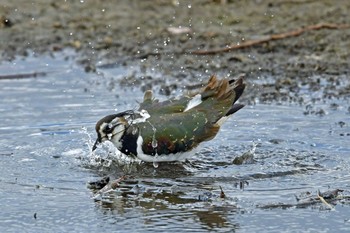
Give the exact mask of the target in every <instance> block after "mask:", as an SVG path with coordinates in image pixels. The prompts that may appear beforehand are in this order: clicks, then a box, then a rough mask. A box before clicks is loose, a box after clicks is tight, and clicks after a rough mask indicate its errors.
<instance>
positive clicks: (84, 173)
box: [0, 54, 350, 232]
mask: <svg viewBox="0 0 350 233" xmlns="http://www.w3.org/2000/svg"><path fill="white" fill-rule="evenodd" d="M41 72H44V73H46V75H43V74H41ZM128 72H129V71H127V70H124V69H121V68H120V69H119V68H117V69H110V70H100V72H99V73H98V74H87V73H85V72H84V71H83V70H82V69H81V68H80V67H77V66H75V65H74V62H73V61H72V60H71V58H70V55H69V54H68V55H67V54H66V55H64V56H63V55H62V56H56V58H52V57H40V58H33V57H31V58H28V59H26V60H21V59H17V60H15V61H14V62H13V63H3V64H2V65H1V66H0V73H1V75H11V74H18V73H27V74H28V73H37V75H36V77H33V78H22V79H11V78H9V79H2V80H0V99H1V101H0V167H1V170H0V177H1V178H0V200H1V206H2V208H1V211H0V220H1V221H0V231H1V232H47V231H50V232H51V231H57V232H68V231H76V232H86V231H88V232H101V231H120V232H154V231H159V232H162V231H174V230H179V231H185V230H187V231H191V232H203V231H217V232H232V231H234V230H236V231H238V232H280V231H306V230H308V231H310V232H330V231H337V232H342V231H344V232H346V231H349V230H350V208H349V201H348V199H346V198H343V199H341V200H339V201H338V202H335V203H334V204H335V205H332V206H333V207H332V209H329V208H328V207H327V206H326V205H325V204H323V203H322V202H321V201H318V202H315V203H312V204H307V205H304V206H300V205H298V202H297V200H296V197H299V198H300V197H303V196H305V195H311V196H312V195H313V196H314V195H316V194H317V191H318V190H320V191H321V192H324V191H327V190H334V189H343V190H345V191H344V192H343V194H342V195H344V196H349V191H348V190H350V185H349V183H350V175H349V171H350V157H349V155H350V146H349V140H350V136H349V133H350V128H349V124H350V121H349V118H350V115H349V110H348V107H349V100H344V99H342V100H332V104H333V105H330V103H329V102H327V101H326V102H322V103H316V104H314V105H313V106H314V108H315V109H317V108H322V109H325V110H326V112H325V114H323V115H322V116H320V115H317V114H306V113H307V109H305V107H303V106H297V105H295V104H287V103H286V104H282V105H277V104H271V105H262V104H257V105H253V106H246V107H245V108H244V109H243V110H241V111H239V112H238V113H237V114H235V116H234V117H233V118H232V119H230V120H229V121H227V122H226V123H225V125H224V127H223V129H222V130H221V132H220V133H219V135H218V136H217V137H216V138H215V139H214V140H212V141H210V142H207V143H205V144H203V145H202V146H201V147H200V148H199V149H198V150H197V152H196V153H195V155H194V157H193V158H192V159H191V160H190V161H187V162H179V163H173V164H160V165H159V167H158V168H154V167H153V165H152V164H128V163H127V162H128V161H125V159H124V158H122V157H121V156H120V155H118V154H116V153H115V151H113V148H111V147H110V146H109V145H108V144H107V145H104V146H103V147H102V148H100V149H99V150H98V151H97V153H96V154H91V153H90V151H89V148H90V147H91V143H92V142H91V140H93V138H94V137H95V134H94V124H95V122H96V121H97V120H98V119H99V118H100V117H101V116H104V115H106V114H109V113H112V112H114V111H115V110H120V111H121V110H126V109H132V108H135V107H136V106H137V102H136V101H137V100H140V99H141V98H142V93H141V92H140V91H139V90H138V89H135V90H132V89H130V88H128V89H122V88H120V87H119V86H117V85H115V84H114V83H115V82H114V81H113V79H111V77H112V76H113V77H114V80H117V79H118V78H122V77H123V75H126V74H127V73H128ZM111 80H112V81H111ZM306 95H307V93H306ZM335 104H337V105H338V107H337V108H335V107H334V106H335ZM91 138H92V139H91ZM244 154H245V155H247V156H246V157H244V156H243V155H244ZM237 157H244V158H246V159H243V160H241V162H243V164H237V162H235V163H234V162H233V161H234V159H235V158H237ZM247 158H248V159H247ZM123 159H124V160H123ZM121 160H122V161H121ZM236 161H237V160H236ZM124 174H127V175H128V177H127V179H126V180H125V181H123V182H122V183H121V187H120V188H118V189H117V190H116V191H115V192H112V193H110V194H109V195H108V196H105V197H104V198H100V199H98V200H93V199H92V198H93V197H94V196H95V195H96V193H95V191H94V190H90V189H89V188H87V183H88V182H89V181H95V180H99V179H101V178H102V177H103V176H110V177H111V178H118V177H120V176H122V175H124ZM220 187H221V188H222V190H223V191H224V194H225V198H221V197H220V194H221V191H220ZM309 192H310V193H309Z"/></svg>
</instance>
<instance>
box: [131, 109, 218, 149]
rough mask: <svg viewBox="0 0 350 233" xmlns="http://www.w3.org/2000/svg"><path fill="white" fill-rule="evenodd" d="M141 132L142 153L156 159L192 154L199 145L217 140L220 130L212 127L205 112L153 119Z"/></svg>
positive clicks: (140, 125) (140, 126) (157, 116)
mask: <svg viewBox="0 0 350 233" xmlns="http://www.w3.org/2000/svg"><path fill="white" fill-rule="evenodd" d="M138 128H139V132H140V134H141V136H142V138H143V144H142V150H143V152H144V153H145V154H149V155H155V154H157V153H158V154H172V153H178V152H185V151H188V150H191V149H193V148H194V147H196V146H197V145H198V144H199V143H200V142H202V141H206V140H210V139H212V138H214V137H215V135H216V134H217V132H218V131H219V128H220V127H219V126H218V125H216V124H214V125H213V124H211V123H209V121H208V119H207V116H206V114H205V113H203V112H192V113H191V112H183V113H173V114H165V115H155V116H152V115H151V117H150V118H149V119H147V121H146V122H142V123H140V124H138Z"/></svg>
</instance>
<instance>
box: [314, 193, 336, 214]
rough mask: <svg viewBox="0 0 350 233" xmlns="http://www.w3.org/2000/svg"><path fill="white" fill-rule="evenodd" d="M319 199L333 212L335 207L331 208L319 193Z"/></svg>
mask: <svg viewBox="0 0 350 233" xmlns="http://www.w3.org/2000/svg"><path fill="white" fill-rule="evenodd" d="M317 197H318V198H319V199H320V200H321V202H322V203H323V204H325V205H326V206H327V207H328V208H329V209H331V210H333V209H334V207H333V206H331V205H330V204H329V203H328V202H327V201H326V200H325V199H324V198H323V197H322V196H321V195H320V193H317Z"/></svg>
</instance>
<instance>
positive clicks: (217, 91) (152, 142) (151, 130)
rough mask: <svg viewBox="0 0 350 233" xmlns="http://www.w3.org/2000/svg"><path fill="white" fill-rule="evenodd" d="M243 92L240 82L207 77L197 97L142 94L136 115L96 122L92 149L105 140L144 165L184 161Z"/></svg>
mask: <svg viewBox="0 0 350 233" xmlns="http://www.w3.org/2000/svg"><path fill="white" fill-rule="evenodd" d="M244 88H245V84H244V83H243V80H242V79H241V78H240V79H238V80H237V81H234V80H231V81H228V80H226V79H223V80H220V81H219V80H217V78H216V77H215V76H212V77H211V78H210V80H209V82H208V84H207V85H206V86H205V87H204V89H203V90H202V92H201V93H199V94H197V95H193V96H182V97H180V98H173V99H170V100H167V101H164V102H159V101H158V100H156V99H154V98H153V97H152V92H150V91H147V92H146V93H145V96H144V100H143V102H142V103H140V107H139V109H138V110H137V111H132V110H129V111H125V112H121V113H118V114H113V115H109V116H106V117H104V118H102V119H101V120H100V121H98V122H97V124H96V132H97V135H98V138H97V141H96V143H95V145H94V148H93V150H94V149H96V145H97V144H98V143H101V142H103V141H106V140H109V141H111V142H112V143H113V144H114V145H115V146H116V147H117V148H118V149H119V150H120V151H121V152H122V153H124V154H126V155H130V156H134V157H137V158H139V159H141V160H143V161H146V162H163V161H176V160H182V159H184V158H186V157H187V156H186V154H191V150H192V149H194V148H195V147H197V146H198V144H199V143H201V142H203V141H208V140H211V139H213V138H214V137H215V135H216V134H217V133H218V131H219V129H220V126H221V125H222V123H223V122H224V121H225V120H226V119H227V117H228V116H230V115H231V114H233V113H234V112H236V111H238V110H239V109H241V108H242V107H243V106H244V105H241V104H235V102H236V101H237V100H238V98H239V97H240V96H241V94H242V93H243V91H244Z"/></svg>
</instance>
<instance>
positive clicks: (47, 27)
mask: <svg viewBox="0 0 350 233" xmlns="http://www.w3.org/2000/svg"><path fill="white" fill-rule="evenodd" d="M349 9H350V2H349V1H345V0H344V1H331V0H325V1H297V0H295V1H248V2H246V1H244V2H241V1H226V4H222V3H220V1H209V0H208V1H165V0H164V1H163V0H158V1H136V0H135V1H118V3H116V2H115V1H111V0H108V1H106V0H104V1H103V0H100V1H92V0H84V1H71V2H64V3H59V2H57V1H46V0H37V1H35V3H30V2H23V1H19V0H17V1H9V0H4V1H2V3H1V4H0V17H1V23H0V38H1V39H0V40H1V43H0V49H1V51H2V52H1V56H0V62H1V61H5V60H11V59H13V58H14V57H16V56H28V55H34V56H39V55H40V54H42V53H52V54H54V53H55V52H58V51H62V50H64V49H66V48H72V49H74V50H76V51H77V57H76V60H77V62H78V63H79V64H81V65H82V66H84V67H85V70H86V71H87V72H94V71H96V69H108V68H111V67H116V66H120V65H122V66H125V67H127V68H128V69H130V70H133V69H135V67H138V68H137V69H135V72H130V75H127V76H125V77H124V78H123V79H121V80H119V81H118V82H119V84H121V85H123V86H135V85H136V86H140V88H141V89H142V90H146V89H149V88H155V87H158V90H159V92H160V93H161V94H165V95H168V94H171V93H172V91H173V90H176V89H180V88H184V87H185V88H186V87H193V86H196V85H197V84H200V83H202V82H204V81H205V80H206V79H207V77H208V76H210V75H211V74H217V75H218V76H229V77H235V76H236V75H239V74H241V73H244V74H245V76H246V81H247V82H248V88H247V91H246V93H245V95H244V96H243V100H244V99H245V101H247V102H248V103H255V102H297V103H301V104H307V103H308V102H310V101H317V99H316V100H315V99H314V100H312V98H311V99H310V98H305V89H306V90H307V91H306V95H307V92H310V93H313V92H320V95H319V96H318V99H319V100H322V99H325V98H327V99H331V98H348V97H349V93H350V82H349V81H348V79H349V78H348V75H349V70H350V40H348V39H347V38H349V37H350V29H349V28H347V29H336V30H330V29H322V30H317V31H310V32H306V33H303V34H302V35H300V36H296V37H290V38H285V39H282V40H278V41H270V42H267V43H263V44H261V45H256V46H251V47H247V48H244V49H239V50H234V51H230V52H227V53H218V54H215V55H206V56H201V55H193V54H191V53H190V51H195V50H199V49H200V50H207V49H219V48H225V46H228V45H230V44H234V43H242V42H244V41H248V40H253V39H258V38H263V37H266V36H269V35H272V34H277V33H283V32H288V31H291V30H295V29H298V28H302V27H306V26H308V25H314V24H318V23H333V24H349V23H350V19H349V18H348V10H349ZM303 93H304V94H303ZM306 99H307V100H306Z"/></svg>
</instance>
